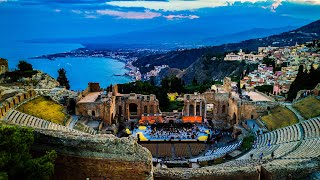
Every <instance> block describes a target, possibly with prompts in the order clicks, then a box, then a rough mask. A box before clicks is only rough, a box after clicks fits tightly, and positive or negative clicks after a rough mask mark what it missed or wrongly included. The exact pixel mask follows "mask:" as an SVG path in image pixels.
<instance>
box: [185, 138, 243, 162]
mask: <svg viewBox="0 0 320 180" xmlns="http://www.w3.org/2000/svg"><path fill="white" fill-rule="evenodd" d="M241 144H242V141H239V142H237V143H234V144H231V145H228V146H224V147H221V148H217V149H216V150H208V151H207V152H206V153H205V156H201V157H198V158H193V159H191V160H190V161H191V162H197V161H198V162H202V161H211V160H214V159H217V158H220V157H223V156H225V155H226V154H228V153H230V152H232V151H234V150H236V149H237V148H238V147H239V146H240V145H241Z"/></svg>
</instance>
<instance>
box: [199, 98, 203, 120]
mask: <svg viewBox="0 0 320 180" xmlns="http://www.w3.org/2000/svg"><path fill="white" fill-rule="evenodd" d="M199 114H200V116H202V117H203V115H202V101H201V100H200V113H199Z"/></svg>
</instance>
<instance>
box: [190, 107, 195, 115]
mask: <svg viewBox="0 0 320 180" xmlns="http://www.w3.org/2000/svg"><path fill="white" fill-rule="evenodd" d="M189 116H194V106H193V105H190V106H189Z"/></svg>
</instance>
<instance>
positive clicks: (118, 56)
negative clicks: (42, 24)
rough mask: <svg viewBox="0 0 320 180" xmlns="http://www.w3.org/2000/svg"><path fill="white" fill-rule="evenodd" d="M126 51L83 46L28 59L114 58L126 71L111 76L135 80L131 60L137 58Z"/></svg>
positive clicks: (134, 71) (134, 68) (134, 69)
mask: <svg viewBox="0 0 320 180" xmlns="http://www.w3.org/2000/svg"><path fill="white" fill-rule="evenodd" d="M128 54H129V53H128V52H127V51H125V52H118V51H117V52H115V51H112V50H88V49H86V48H85V47H84V48H77V49H74V50H71V51H68V52H62V53H55V54H47V55H40V56H34V57H29V58H28V59H46V60H50V61H54V60H55V59H57V58H105V59H114V60H117V61H118V62H121V63H124V66H123V67H122V69H125V70H126V71H128V72H126V73H124V74H121V75H120V74H113V76H123V77H129V78H130V79H131V81H135V80H137V79H139V77H137V75H136V74H137V73H140V72H137V70H138V68H137V67H135V66H133V65H132V62H134V61H135V60H137V57H131V56H129V55H128Z"/></svg>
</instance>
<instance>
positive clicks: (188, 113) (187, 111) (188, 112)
mask: <svg viewBox="0 0 320 180" xmlns="http://www.w3.org/2000/svg"><path fill="white" fill-rule="evenodd" d="M189 106H190V104H189V101H188V103H187V109H186V113H187V116H190V109H189V108H190V107H189Z"/></svg>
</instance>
